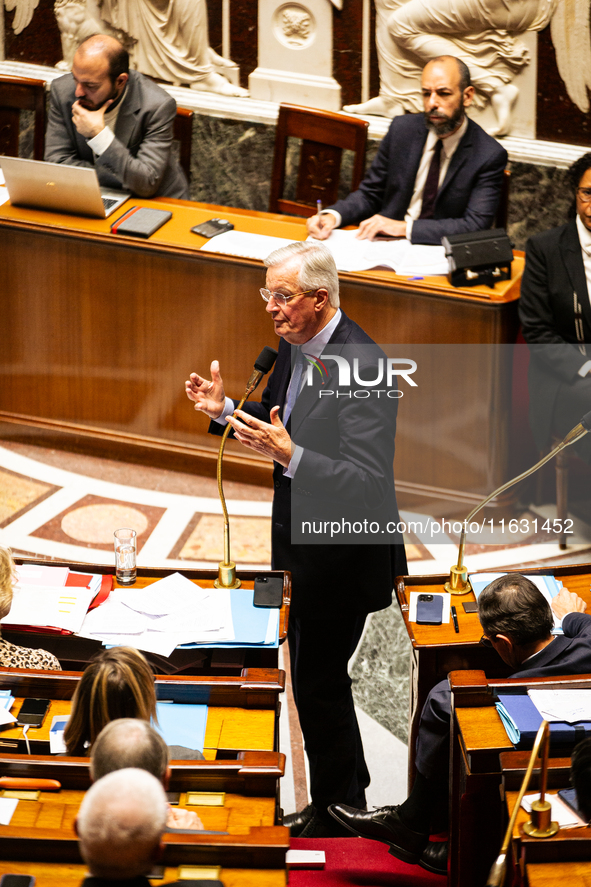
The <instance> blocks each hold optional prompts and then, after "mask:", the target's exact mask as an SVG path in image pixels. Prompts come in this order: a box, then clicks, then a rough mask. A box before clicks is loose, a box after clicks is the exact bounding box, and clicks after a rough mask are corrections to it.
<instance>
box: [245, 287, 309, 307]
mask: <svg viewBox="0 0 591 887" xmlns="http://www.w3.org/2000/svg"><path fill="white" fill-rule="evenodd" d="M259 292H260V294H261V296H262V297H263V299H264V300H265V302H269V301H270V300H271V299H273V300H274V302H275V304H276V305H287V303H288V302H291V300H292V299H295V297H296V296H307V295H308V293H315V292H316V290H304V292H303V293H294V294H293V295H292V296H284V295H283V293H272V292H271V290H268V289H265V288H264V287H263V288H262V289H260V290H259Z"/></svg>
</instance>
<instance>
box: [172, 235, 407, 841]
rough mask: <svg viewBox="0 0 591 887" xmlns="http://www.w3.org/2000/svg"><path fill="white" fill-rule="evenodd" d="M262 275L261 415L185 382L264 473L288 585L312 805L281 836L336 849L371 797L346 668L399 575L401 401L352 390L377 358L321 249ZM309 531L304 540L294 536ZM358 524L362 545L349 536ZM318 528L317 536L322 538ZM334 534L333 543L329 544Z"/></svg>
mask: <svg viewBox="0 0 591 887" xmlns="http://www.w3.org/2000/svg"><path fill="white" fill-rule="evenodd" d="M265 264H266V266H267V281H266V288H265V289H261V295H262V297H263V299H264V301H265V303H266V310H267V314H268V315H269V317H270V319H271V320H272V321H273V325H274V328H275V333H276V335H278V336H279V337H280V343H279V355H278V357H277V362H276V364H275V367H274V370H273V373H272V374H271V376H270V378H269V383H268V385H267V387H266V388H265V390H264V392H263V396H262V400H261V403H254V402H250V401H249V402H247V403H246V404H245V405H244V408H243V409H242V410H237V411H236V413H234V410H235V407H236V402H235V401H232V400H231V399H230V398H226V396H225V391H224V386H223V382H222V378H221V375H220V368H219V364H218V362H217V361H213V363H212V364H211V381H208V380H207V379H203V378H202V377H201V376H198V375H197V374H196V373H193V374H192V375H191V378H190V380H189V381H188V382H187V383H186V391H187V396H188V397H189V399H190V400H192V401H194V402H195V409H199V410H202V411H203V412H205V413H206V414H207V415H208V416H209V417H210V419H213V420H214V421H213V422H212V423H211V425H210V431H212V432H214V433H223V431H224V428H225V427H226V421H228V422H229V423H230V424H231V425H232V427H233V433H234V435H235V437H236V439H237V440H238V441H240V443H241V444H243V445H244V446H246V447H249V448H251V449H253V450H255V452H257V453H262V454H264V455H266V456H269V457H270V458H272V459H273V461H274V471H273V482H274V487H275V490H274V497H273V518H272V530H271V541H272V552H273V567H274V568H275V569H280V570H290V571H291V575H292V588H293V592H292V599H291V610H290V616H289V630H288V642H289V655H290V662H291V675H292V685H293V689H294V697H295V701H296V705H297V708H298V714H299V719H300V725H301V728H302V733H303V735H304V740H305V743H306V753H307V755H308V760H309V763H310V794H311V796H312V804H310V805H308V806H307V807H306V808H305V809H304V810H303V811H300V812H299V813H297V814H293V815H290V816H288V817H286V819H285V820H284V824H285V825H288V826H289V828H290V829H291V832H292V835H293V836H294V837H297V836H301V837H331V836H332V837H338V836H340V835H344V834H346V831H345V829H343V828H342V827H340V826H338V825H337V823H336V822H335V821H334V820H333V819H332V818H331V816H330V815H329V814H328V812H327V808H328V806H329V804H332V803H349V804H355V805H356V806H363V805H364V804H365V789H366V788H367V786H368V785H369V772H368V769H367V765H366V763H365V758H364V755H363V746H362V742H361V736H360V733H359V726H358V724H357V717H356V714H355V707H354V704H353V696H352V693H351V679H350V677H349V674H348V671H347V663H348V661H349V659H350V658H351V656H352V655H353V653H354V651H355V648H356V647H357V644H358V643H359V640H360V638H361V635H362V633H363V626H364V623H365V620H366V618H367V614H368V613H371V612H374V611H376V610H381V609H383V608H384V607H387V606H389V604H390V603H391V601H392V589H393V586H394V581H395V577H396V576H398V575H402V574H404V573H405V572H406V569H407V567H406V557H405V553H404V546H403V544H402V535H401V533H400V530H399V527H400V523H399V518H398V510H397V507H396V496H395V490H394V477H393V470H392V462H393V459H394V435H395V429H396V405H397V397H398V396H399V395H400V392H399V391H398V390H397V383H396V379H395V378H394V379H390V380H389V381H388V380H386V379H385V378H384V379H383V381H380V382H379V383H378V382H376V386H375V388H376V390H372V386H373V382H367V383H365V384H363V383H362V384H361V386H360V385H359V384H358V383H356V382H351V378H357V377H359V378H361V379H372V380H374V381H375V380H377V378H378V377H380V378H382V377H383V369H384V360H385V358H384V355H383V352H382V351H381V350H379V349H378V347H377V346H376V345H375V343H374V342H373V341H372V340H371V339H370V337H369V336H368V335H367V333H365V332H364V331H363V330H362V329H361V328H360V327H359V326H358V325H357V324H356V323H354V322H353V321H352V320H350V319H349V318H348V317H347V316H346V314H345V313H344V312H343V311H342V310H341V308H340V307H339V280H338V275H337V270H336V266H335V262H334V259H333V257H332V255H331V254H330V253H329V251H328V250H327V248H326V247H325V246H323V245H321V244H317V243H292V244H289V245H288V246H286V247H283V248H282V249H278V250H276V251H275V252H273V253H272V254H271V255H270V256H269V257H268V258H267V260H266V262H265ZM294 346H295V347H294ZM372 353H373V355H374V356H375V357H376V358H377V363H378V364H379V361H380V360H381V361H382V363H381V364H379V366H381V370H382V375H381V376H380V372H379V369H378V368H377V367H376V365H375V363H373V364H372V363H371V360H372ZM380 355H381V357H380ZM368 360H369V361H370V363H369V365H368V363H367V361H368ZM343 365H344V366H343ZM292 367H293V369H292ZM308 367H309V371H308V369H307V368H308ZM351 369H352V370H353V373H352V374H351V372H350V370H351ZM341 370H342V371H343V372H342V375H343V376H346V380H345V379H343V380H342V379H341ZM341 382H342V384H341ZM390 386H391V387H390ZM360 388H363V391H361V390H360ZM377 389H379V391H378V390H377ZM380 392H381V393H380ZM393 392H394V393H395V394H396V397H394V398H392V397H390V396H389V395H391V394H392V393H393ZM358 394H361V395H362V396H361V397H357V395H358ZM292 407H293V410H292ZM328 514H331V517H330V518H328V517H327V515H328ZM306 518H309V522H310V523H314V524H315V526H316V529H315V530H314V531H312V535H310V534H308V535H305V533H304V531H303V528H302V524H305V523H307V522H308V521H307V520H306ZM342 520H344V521H345V524H349V531H347V527H346V526H345V524H343V525H342V524H341V521H342ZM364 520H367V528H368V529H367V532H365V531H364V530H363V529H359V533H358V534H357V530H356V528H355V524H356V523H358V524H359V528H361V527H362V525H363V522H364ZM325 522H326V525H327V526H328V531H327V530H326V529H325V530H324V532H323V531H322V529H320V532H319V524H322V526H323V527H325ZM372 524H375V527H377V528H378V529H377V530H376V529H375V528H374V529H373V530H372ZM335 525H338V526H339V529H340V528H341V526H342V529H343V531H342V532H339V533H337V534H336V535H333V529H334V526H335ZM346 531H347V532H348V535H345V533H346ZM352 533H353V536H352ZM372 533H373V535H372ZM376 533H377V534H379V535H376ZM294 537H295V538H296V541H295V543H294ZM314 543H319V544H314ZM378 543H381V544H378ZM345 798H348V799H349V800H348V801H345ZM353 799H356V800H353Z"/></svg>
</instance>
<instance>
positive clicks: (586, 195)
mask: <svg viewBox="0 0 591 887" xmlns="http://www.w3.org/2000/svg"><path fill="white" fill-rule="evenodd" d="M577 195H578V197H579V200H580V201H581V203H589V202H590V201H591V188H577Z"/></svg>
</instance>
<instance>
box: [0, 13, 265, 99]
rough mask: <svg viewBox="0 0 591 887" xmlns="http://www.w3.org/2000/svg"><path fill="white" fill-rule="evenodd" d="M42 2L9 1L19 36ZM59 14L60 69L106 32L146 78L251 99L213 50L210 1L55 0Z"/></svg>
mask: <svg viewBox="0 0 591 887" xmlns="http://www.w3.org/2000/svg"><path fill="white" fill-rule="evenodd" d="M1 2H2V0H0V3H1ZM38 2H39V0H4V4H5V6H6V9H8V10H9V11H10V10H13V9H16V13H15V18H14V22H13V29H14V31H15V33H17V34H19V33H20V32H21V31H22V30H24V28H26V27H27V25H28V24H29V23H30V21H31V19H32V17H33V13H34V11H35V8H36V7H37V4H38ZM54 11H55V16H56V19H57V23H58V27H59V29H60V35H61V40H62V52H63V60H62V61H61V62H60V63H59V64H58V67H60V68H62V69H64V70H70V68H71V66H72V58H73V55H74V52H75V50H76V47H77V46H78V44H79V43H80V42H81V41H82V40H83V39H84V38H85V37H88V36H90V35H91V34H97V33H104V34H111V35H113V36H115V37H117V38H118V39H119V40H121V42H122V43H123V44H124V45H125V46H126V48H127V49H128V50H129V52H130V56H131V63H132V66H133V67H134V68H136V69H137V70H139V71H141V72H142V73H143V74H149V75H150V76H152V77H155V78H157V79H159V80H164V81H167V82H169V83H173V84H175V85H176V86H180V85H189V86H190V87H191V88H192V89H200V90H205V91H206V92H216V93H222V94H223V95H231V96H246V95H248V91H247V90H246V89H242V88H241V87H240V86H238V85H236V84H234V83H232V82H230V79H231V78H232V77H233V76H234V79H236V78H235V72H236V71H237V68H236V65H235V64H234V63H233V62H232V61H231V60H230V59H225V58H222V57H221V56H219V55H218V54H217V53H216V52H214V50H213V49H212V48H211V47H210V45H209V36H208V28H207V4H206V0H55V3H54ZM220 72H223V73H224V74H227V77H226V76H223V74H222V73H220Z"/></svg>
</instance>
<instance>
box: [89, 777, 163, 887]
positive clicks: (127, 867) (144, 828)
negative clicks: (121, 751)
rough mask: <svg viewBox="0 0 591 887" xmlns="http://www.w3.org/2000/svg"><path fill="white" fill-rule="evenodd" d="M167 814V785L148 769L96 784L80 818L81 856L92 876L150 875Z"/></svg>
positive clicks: (104, 779) (109, 778)
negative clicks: (161, 782) (165, 786)
mask: <svg viewBox="0 0 591 887" xmlns="http://www.w3.org/2000/svg"><path fill="white" fill-rule="evenodd" d="M167 813H168V806H167V800H166V794H165V793H164V789H163V788H162V785H161V784H160V782H159V781H158V780H157V779H156V777H155V776H152V775H151V774H150V773H147V772H146V771H145V770H135V769H130V768H128V769H125V770H117V772H115V773H109V774H108V775H107V776H105V777H104V778H103V779H99V781H98V782H95V783H94V785H93V786H92V787H91V788H90V789H89V790H88V792H87V793H86V795H85V796H84V800H83V801H82V804H81V806H80V810H79V812H78V817H77V819H76V832H77V834H78V837H79V839H80V854H81V856H82V859H83V860H84V862H85V863H86V864H87V866H88V868H89V870H90V873H91V875H94V876H95V877H98V878H108V879H122V878H135V877H138V876H140V875H145V874H147V873H148V872H149V871H150V870H151V868H152V867H153V865H154V863H155V862H156V861H157V860H158V857H159V853H160V842H161V837H162V833H163V832H164V828H165V825H166V817H167Z"/></svg>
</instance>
